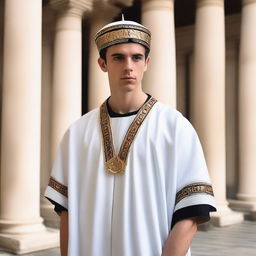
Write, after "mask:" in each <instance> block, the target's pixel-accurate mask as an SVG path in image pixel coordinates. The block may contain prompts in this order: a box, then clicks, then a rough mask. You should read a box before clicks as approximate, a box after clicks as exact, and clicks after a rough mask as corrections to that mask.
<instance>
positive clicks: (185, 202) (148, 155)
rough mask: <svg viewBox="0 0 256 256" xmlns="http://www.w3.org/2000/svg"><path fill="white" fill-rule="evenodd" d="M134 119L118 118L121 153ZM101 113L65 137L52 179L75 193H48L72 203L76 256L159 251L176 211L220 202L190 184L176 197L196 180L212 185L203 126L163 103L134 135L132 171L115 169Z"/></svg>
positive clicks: (152, 255)
mask: <svg viewBox="0 0 256 256" xmlns="http://www.w3.org/2000/svg"><path fill="white" fill-rule="evenodd" d="M134 117H135V116H128V117H120V118H119V117H117V118H111V127H112V134H113V140H114V147H115V150H116V153H118V151H119V148H120V146H121V144H122V141H123V138H124V136H125V133H126V131H127V129H128V127H129V125H130V124H131V122H132V120H133V119H134ZM99 119H100V118H99V109H95V110H93V111H91V112H89V113H87V114H86V115H84V116H83V117H81V118H80V119H79V120H78V121H77V122H75V123H74V124H73V125H72V126H71V127H70V128H69V129H68V131H67V132H66V133H65V135H64V137H63V140H62V142H61V145H60V148H59V151H58V153H57V156H56V160H55V163H54V167H53V170H52V177H53V179H54V180H56V181H57V182H59V183H60V186H63V187H62V189H65V188H67V190H68V196H66V195H65V193H63V191H61V189H60V188H59V186H55V187H54V186H50V185H49V186H48V187H47V189H46V192H45V196H46V197H48V198H50V199H52V200H53V201H55V202H57V203H58V204H60V205H62V206H63V207H65V208H67V209H68V212H69V242H68V252H69V255H70V256H102V255H104V256H144V255H146V256H160V255H161V254H162V248H163V244H164V242H165V240H166V239H167V237H168V235H169V232H170V230H171V224H172V218H173V214H174V213H175V212H177V211H179V210H182V209H185V208H186V207H189V206H197V205H202V204H204V205H209V206H213V207H215V202H214V198H213V196H212V195H210V194H209V193H204V192H200V191H197V190H196V189H195V190H192V192H191V189H190V190H188V189H187V190H186V189H185V190H184V191H183V193H182V195H183V196H181V197H180V199H179V200H180V201H179V200H178V201H175V200H176V194H177V192H178V191H180V190H181V189H183V188H185V187H186V186H188V185H190V184H194V183H198V182H203V183H204V184H205V183H207V184H210V180H209V176H208V172H207V167H206V164H205V160H204V156H203V152H202V149H201V145H200V142H199V140H198V137H197V135H196V132H195V130H194V129H193V128H192V126H191V124H190V123H189V122H188V121H187V119H185V118H184V117H183V116H182V115H181V114H180V113H179V112H177V111H176V110H173V109H171V108H169V107H168V106H166V105H163V104H161V103H159V102H157V103H156V104H155V105H154V106H153V108H152V110H151V112H150V113H149V114H148V116H147V117H146V119H145V121H144V122H143V124H142V125H141V127H140V129H139V131H138V133H137V135H136V137H135V140H134V142H133V144H132V146H131V149H130V152H129V155H128V159H127V166H126V169H125V173H124V174H116V175H113V174H110V173H108V172H107V171H106V169H105V159H104V148H103V143H102V135H101V129H100V123H99ZM195 185H196V184H195ZM192 186H193V185H192ZM197 186H198V184H197ZM188 191H190V192H191V193H188ZM187 255H190V252H188V253H187Z"/></svg>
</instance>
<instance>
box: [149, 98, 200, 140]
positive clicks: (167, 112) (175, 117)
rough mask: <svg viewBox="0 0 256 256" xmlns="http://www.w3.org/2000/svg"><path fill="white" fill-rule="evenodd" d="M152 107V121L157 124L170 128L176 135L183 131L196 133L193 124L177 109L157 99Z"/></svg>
mask: <svg viewBox="0 0 256 256" xmlns="http://www.w3.org/2000/svg"><path fill="white" fill-rule="evenodd" d="M154 108H155V110H154V114H153V116H154V121H155V122H156V123H157V124H158V125H161V126H166V127H167V128H168V129H172V132H174V133H175V134H176V135H179V134H184V133H190V134H191V135H192V134H196V131H195V129H194V127H193V125H192V124H191V123H190V121H189V120H188V119H187V118H186V117H184V116H183V114H182V113H181V112H179V111H178V110H176V109H174V108H172V107H171V106H169V105H167V104H163V103H161V102H159V101H158V102H157V103H156V104H155V107H154Z"/></svg>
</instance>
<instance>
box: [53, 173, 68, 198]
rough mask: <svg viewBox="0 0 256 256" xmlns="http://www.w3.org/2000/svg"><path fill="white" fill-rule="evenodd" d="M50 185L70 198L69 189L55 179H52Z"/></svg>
mask: <svg viewBox="0 0 256 256" xmlns="http://www.w3.org/2000/svg"><path fill="white" fill-rule="evenodd" d="M48 185H49V186H50V187H51V188H53V189H54V190H56V191H57V192H59V193H60V194H62V195H63V196H65V197H68V187H67V186H65V185H63V184H61V183H59V182H58V181H57V180H55V179H54V178H53V177H50V180H49V183H48Z"/></svg>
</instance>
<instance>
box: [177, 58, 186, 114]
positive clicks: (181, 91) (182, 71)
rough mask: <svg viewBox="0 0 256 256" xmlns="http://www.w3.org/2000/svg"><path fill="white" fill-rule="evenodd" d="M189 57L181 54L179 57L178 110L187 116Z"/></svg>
mask: <svg viewBox="0 0 256 256" xmlns="http://www.w3.org/2000/svg"><path fill="white" fill-rule="evenodd" d="M186 64H187V56H186V54H185V53H179V54H178V56H177V87H176V88H177V110H179V111H180V112H181V113H182V114H183V115H184V116H186V115H187V93H188V92H187V79H186V78H187V75H186V73H187V70H186Z"/></svg>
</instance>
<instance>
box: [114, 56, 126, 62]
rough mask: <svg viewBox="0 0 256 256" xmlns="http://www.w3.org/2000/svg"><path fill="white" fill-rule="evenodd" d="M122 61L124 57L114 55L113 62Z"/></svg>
mask: <svg viewBox="0 0 256 256" xmlns="http://www.w3.org/2000/svg"><path fill="white" fill-rule="evenodd" d="M123 59H124V57H123V56H122V55H115V56H113V60H115V61H121V60H123Z"/></svg>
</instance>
